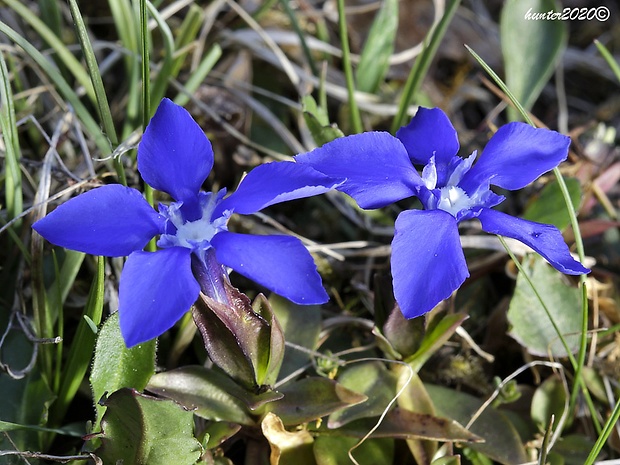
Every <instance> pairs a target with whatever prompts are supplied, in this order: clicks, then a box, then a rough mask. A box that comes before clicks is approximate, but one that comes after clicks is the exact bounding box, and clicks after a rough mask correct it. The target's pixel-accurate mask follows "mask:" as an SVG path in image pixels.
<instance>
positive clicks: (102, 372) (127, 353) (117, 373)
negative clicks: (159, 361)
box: [90, 312, 156, 422]
mask: <svg viewBox="0 0 620 465" xmlns="http://www.w3.org/2000/svg"><path fill="white" fill-rule="evenodd" d="M155 347H156V346H155V340H152V341H149V342H145V343H142V344H138V345H137V346H134V347H132V348H131V349H128V348H127V346H125V341H124V340H123V336H122V335H121V330H120V328H119V326H118V312H117V313H113V314H112V315H110V316H109V317H108V319H107V320H106V321H105V323H104V324H103V326H102V327H101V330H100V331H99V337H98V338H97V346H96V347H95V360H94V362H93V368H92V371H91V374H90V384H91V387H92V390H93V398H94V400H95V402H97V421H98V422H99V421H101V414H102V413H103V411H104V410H105V407H103V406H101V405H99V403H98V402H99V400H100V399H101V398H102V397H104V396H105V395H106V393H113V392H115V391H118V390H119V389H121V388H134V389H137V390H142V389H144V388H145V387H146V384H147V382H148V380H149V379H150V377H151V375H153V373H154V372H155Z"/></svg>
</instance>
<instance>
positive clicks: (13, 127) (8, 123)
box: [0, 53, 23, 228]
mask: <svg viewBox="0 0 620 465" xmlns="http://www.w3.org/2000/svg"><path fill="white" fill-rule="evenodd" d="M0 86H1V89H2V92H0V128H1V129H2V137H3V139H4V148H5V157H4V159H5V165H6V168H5V173H4V197H5V198H4V202H5V205H4V208H6V210H7V213H8V218H7V219H9V220H10V219H13V218H16V217H17V216H19V215H20V214H21V213H22V211H23V196H22V175H21V171H20V168H19V158H20V148H19V136H18V134H17V120H16V118H15V106H14V104H13V91H12V89H11V81H10V77H9V70H8V68H7V66H6V62H5V61H4V54H2V53H0ZM19 224H20V222H18V223H17V224H16V225H15V227H16V228H18V227H19Z"/></svg>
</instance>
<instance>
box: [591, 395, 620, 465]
mask: <svg viewBox="0 0 620 465" xmlns="http://www.w3.org/2000/svg"><path fill="white" fill-rule="evenodd" d="M618 420H620V402H616V406H615V407H614V411H613V412H612V413H611V415H610V416H609V418H608V419H607V423H605V427H604V428H603V431H602V432H600V433H599V435H598V439H597V440H596V442H595V443H594V446H593V447H592V450H591V451H590V454H588V458H587V459H586V461H585V463H584V465H593V464H594V461H595V460H596V458H597V457H598V456H599V454H600V453H601V450H603V446H604V445H605V442H607V438H609V435H610V434H611V433H612V432H613V430H614V428H615V427H616V424H617V423H618Z"/></svg>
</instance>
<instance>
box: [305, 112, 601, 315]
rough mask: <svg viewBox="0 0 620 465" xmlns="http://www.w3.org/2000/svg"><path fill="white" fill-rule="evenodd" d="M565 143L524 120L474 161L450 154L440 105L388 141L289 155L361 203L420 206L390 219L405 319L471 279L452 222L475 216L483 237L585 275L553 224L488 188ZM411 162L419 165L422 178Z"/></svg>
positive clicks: (549, 158)
mask: <svg viewBox="0 0 620 465" xmlns="http://www.w3.org/2000/svg"><path fill="white" fill-rule="evenodd" d="M569 145H570V139H569V138H568V137H566V136H563V135H561V134H559V133H557V132H554V131H549V130H546V129H537V128H533V127H531V126H529V125H526V124H524V123H510V124H507V125H505V126H503V127H501V128H500V129H499V130H498V131H497V133H496V134H495V135H494V136H493V137H492V138H491V140H490V141H489V143H488V144H487V146H486V148H485V149H484V151H483V152H482V154H481V155H480V157H479V159H478V161H477V162H476V163H475V164H474V161H475V160H476V158H477V155H476V153H475V152H474V153H473V154H472V155H470V156H469V157H467V158H464V159H463V158H461V157H459V156H458V155H457V153H458V150H459V142H458V137H457V134H456V131H455V129H454V127H453V126H452V124H451V123H450V121H449V120H448V117H447V116H446V115H445V113H443V112H442V111H441V110H439V109H425V108H420V109H419V111H418V112H417V114H416V116H415V117H414V118H413V119H412V121H411V122H410V123H409V125H408V126H405V127H402V128H401V129H400V130H399V131H398V132H397V133H396V137H393V136H392V135H390V134H388V133H386V132H367V133H363V134H357V135H352V136H349V137H344V138H341V139H336V140H334V141H332V142H330V143H328V144H325V145H323V146H322V147H320V148H318V149H316V150H314V151H312V152H310V153H308V154H303V155H298V156H297V157H296V159H297V162H299V163H305V164H308V165H310V166H312V167H313V168H315V169H316V170H318V171H320V172H322V173H324V174H326V175H328V176H330V177H334V178H339V179H343V180H345V181H344V182H343V184H341V185H340V186H339V187H338V188H337V189H338V190H341V191H343V192H345V193H347V194H349V195H350V196H351V197H353V198H354V199H355V200H356V201H357V203H358V204H359V206H360V207H362V208H380V207H384V206H386V205H388V204H391V203H393V202H396V201H398V200H402V199H405V198H407V197H412V196H416V197H418V198H419V199H420V201H421V202H422V205H423V206H424V210H406V211H404V212H402V213H400V214H399V215H398V218H397V219H396V224H395V235H394V239H393V241H392V259H391V268H392V279H393V285H394V295H395V297H396V301H397V302H398V304H399V306H400V309H401V311H402V312H403V314H404V315H405V316H406V317H407V318H413V317H416V316H419V315H422V314H424V313H426V312H428V311H430V310H431V309H432V308H433V307H435V306H436V305H437V304H438V303H439V302H441V301H442V300H444V299H446V298H448V297H449V296H450V295H451V294H452V293H453V292H454V291H455V290H456V289H458V288H459V287H460V285H461V284H462V283H463V282H464V281H465V279H466V278H467V277H468V276H469V272H468V270H467V264H466V262H465V257H464V255H463V250H462V248H461V244H460V239H459V232H458V223H459V222H461V221H464V220H469V219H473V218H477V219H478V220H479V221H480V223H481V225H482V229H483V230H484V231H486V232H488V233H492V234H499V235H502V236H506V237H511V238H514V239H517V240H519V241H521V242H522V243H524V244H526V245H528V246H529V247H531V248H532V249H534V250H535V251H536V252H538V253H539V254H540V255H542V256H543V257H544V258H545V259H546V260H547V261H548V262H549V263H550V264H551V265H553V266H554V267H555V268H556V269H558V270H559V271H561V272H562V273H566V274H582V273H588V272H589V270H588V269H587V268H585V267H583V266H582V265H581V264H580V263H579V262H577V261H575V260H574V259H573V258H572V256H571V255H570V253H569V250H568V247H567V245H566V243H565V242H564V240H563V238H562V235H561V233H560V231H559V230H558V229H557V228H556V227H554V226H551V225H547V224H540V223H535V222H531V221H526V220H523V219H520V218H515V217H512V216H510V215H507V214H505V213H502V212H500V211H497V210H493V209H492V207H495V206H496V205H498V204H499V203H501V202H502V201H503V200H504V197H503V196H501V195H497V194H495V193H494V192H493V191H492V190H491V189H490V186H491V185H494V186H498V187H501V188H503V189H507V190H516V189H521V188H523V187H525V186H526V185H528V184H529V183H531V182H532V181H534V180H535V179H537V178H538V177H539V176H540V175H542V174H543V173H546V172H547V171H549V170H551V169H553V168H554V167H556V166H557V165H558V164H559V163H560V162H562V161H563V160H565V159H566V157H567V155H568V147H569ZM414 165H423V166H424V168H423V170H422V175H421V176H420V174H419V173H418V171H417V170H416V169H415V167H414Z"/></svg>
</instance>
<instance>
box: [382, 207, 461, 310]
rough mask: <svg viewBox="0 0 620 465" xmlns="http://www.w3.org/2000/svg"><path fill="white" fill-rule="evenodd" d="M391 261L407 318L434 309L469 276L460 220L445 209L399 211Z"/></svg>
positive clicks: (393, 277)
mask: <svg viewBox="0 0 620 465" xmlns="http://www.w3.org/2000/svg"><path fill="white" fill-rule="evenodd" d="M391 261H392V280H393V282H394V296H395V297H396V302H398V305H399V306H400V310H401V312H402V313H403V315H405V317H407V318H413V317H416V316H419V315H422V314H424V313H426V312H428V311H430V310H432V309H433V308H434V307H435V306H436V305H437V304H438V303H439V302H441V301H442V300H444V299H447V298H448V297H450V295H452V293H453V292H454V291H455V290H456V289H458V288H459V286H460V285H461V284H463V281H465V278H467V277H468V276H469V271H468V270H467V263H466V262H465V257H464V255H463V249H462V248H461V242H460V239H459V231H458V227H457V223H456V220H455V219H454V217H453V216H452V215H450V214H449V213H447V212H444V211H442V210H407V211H404V212H402V213H401V214H400V215H398V218H397V219H396V225H395V235H394V240H393V241H392V258H391Z"/></svg>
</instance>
